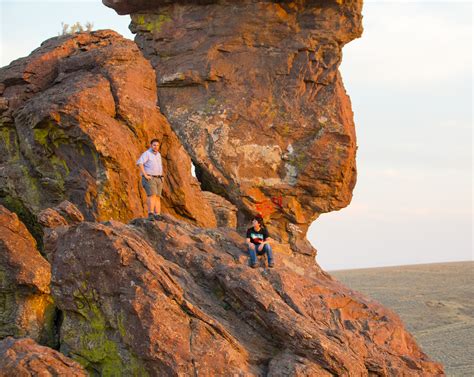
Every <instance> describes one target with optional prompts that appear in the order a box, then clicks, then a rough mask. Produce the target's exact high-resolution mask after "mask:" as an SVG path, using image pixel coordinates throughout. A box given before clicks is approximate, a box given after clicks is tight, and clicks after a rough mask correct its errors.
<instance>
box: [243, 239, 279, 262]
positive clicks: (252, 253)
mask: <svg viewBox="0 0 474 377" xmlns="http://www.w3.org/2000/svg"><path fill="white" fill-rule="evenodd" d="M256 248H258V245H254V244H252V246H249V249H248V250H249V254H250V264H256V263H257V252H256V251H255V249H256ZM263 254H267V258H268V264H271V263H273V253H272V248H271V247H270V245H269V244H267V243H266V244H265V245H263V248H262V250H261V251H258V255H263Z"/></svg>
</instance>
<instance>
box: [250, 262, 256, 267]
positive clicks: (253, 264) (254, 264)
mask: <svg viewBox="0 0 474 377" xmlns="http://www.w3.org/2000/svg"><path fill="white" fill-rule="evenodd" d="M250 267H252V268H257V267H258V265H257V263H252V264H251V265H250Z"/></svg>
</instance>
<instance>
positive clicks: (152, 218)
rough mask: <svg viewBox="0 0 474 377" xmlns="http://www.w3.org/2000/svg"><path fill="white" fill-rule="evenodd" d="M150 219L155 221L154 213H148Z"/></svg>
mask: <svg viewBox="0 0 474 377" xmlns="http://www.w3.org/2000/svg"><path fill="white" fill-rule="evenodd" d="M148 220H150V221H155V216H153V213H149V214H148Z"/></svg>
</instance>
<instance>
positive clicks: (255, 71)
mask: <svg viewBox="0 0 474 377" xmlns="http://www.w3.org/2000/svg"><path fill="white" fill-rule="evenodd" d="M104 3H105V4H106V5H108V6H111V7H113V8H115V9H117V10H118V11H119V12H120V13H129V12H134V13H132V15H131V16H132V23H131V29H132V31H134V32H135V33H137V36H136V38H135V41H136V42H137V44H138V45H139V46H140V48H141V49H142V51H143V53H144V55H145V56H146V57H147V58H148V59H150V61H151V63H152V65H153V67H154V68H155V69H156V72H157V86H158V94H159V103H160V106H161V109H162V111H163V112H164V114H165V115H166V116H167V118H168V120H169V121H170V123H171V125H172V127H173V129H174V130H175V131H176V133H177V134H178V136H179V138H180V140H181V142H182V143H183V144H184V146H185V148H186V150H187V151H188V152H189V154H190V155H191V157H192V159H193V161H194V163H195V165H196V166H197V173H198V177H199V179H200V180H201V182H202V183H203V185H204V188H205V189H206V190H209V191H213V192H215V193H217V194H220V195H223V196H225V197H227V198H228V199H229V200H230V201H231V202H232V203H233V204H235V205H237V206H238V207H239V209H240V218H239V220H240V225H242V224H243V223H245V222H246V221H247V220H248V214H249V213H255V212H260V213H262V214H263V215H264V216H265V217H266V218H267V219H268V220H269V225H270V228H271V233H272V235H273V237H274V238H276V239H278V240H279V241H283V242H290V243H291V244H292V247H293V249H294V250H298V247H297V246H296V242H297V240H299V239H302V238H304V236H305V234H306V231H307V228H308V226H309V224H310V223H311V222H312V221H313V220H314V219H315V218H316V217H317V216H318V215H319V214H320V213H323V212H328V211H332V210H337V209H340V208H342V207H345V206H347V205H348V204H349V202H350V200H351V196H352V189H353V187H354V185H355V181H356V168H355V153H356V138H355V132H354V124H353V114H352V111H351V105H350V101H349V98H348V96H347V95H346V93H345V90H344V87H343V84H342V80H341V77H340V75H339V73H338V66H339V64H340V62H341V56H342V54H341V49H342V47H343V45H344V44H345V43H347V42H349V41H351V40H352V39H354V38H356V37H359V36H360V35H361V32H362V26H361V19H362V16H361V7H362V1H361V0H351V1H344V2H342V1H296V2H286V1H257V0H246V1H152V0H150V1H139V2H131V1H116V0H112V1H107V0H104ZM289 228H292V230H291V229H289ZM291 233H293V234H291Z"/></svg>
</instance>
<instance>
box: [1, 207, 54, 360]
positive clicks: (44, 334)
mask: <svg viewBox="0 0 474 377" xmlns="http://www.w3.org/2000/svg"><path fill="white" fill-rule="evenodd" d="M50 280H51V268H50V265H49V264H48V262H47V261H46V260H45V259H44V258H43V257H42V256H41V254H40V253H39V251H38V250H37V249H36V242H35V240H34V238H33V237H32V236H31V234H30V233H29V232H28V230H27V229H26V227H25V226H24V225H23V223H21V222H20V221H19V219H18V216H17V215H16V214H14V213H11V212H10V211H8V210H7V209H6V208H5V207H3V206H1V205H0V339H2V338H5V337H7V336H15V337H31V338H33V339H35V340H36V341H38V342H40V343H42V344H48V345H51V346H53V345H56V344H57V339H56V334H55V329H54V319H55V308H54V305H53V300H52V298H51V296H50V294H49V293H50V291H49V284H50ZM0 359H1V357H0Z"/></svg>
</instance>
